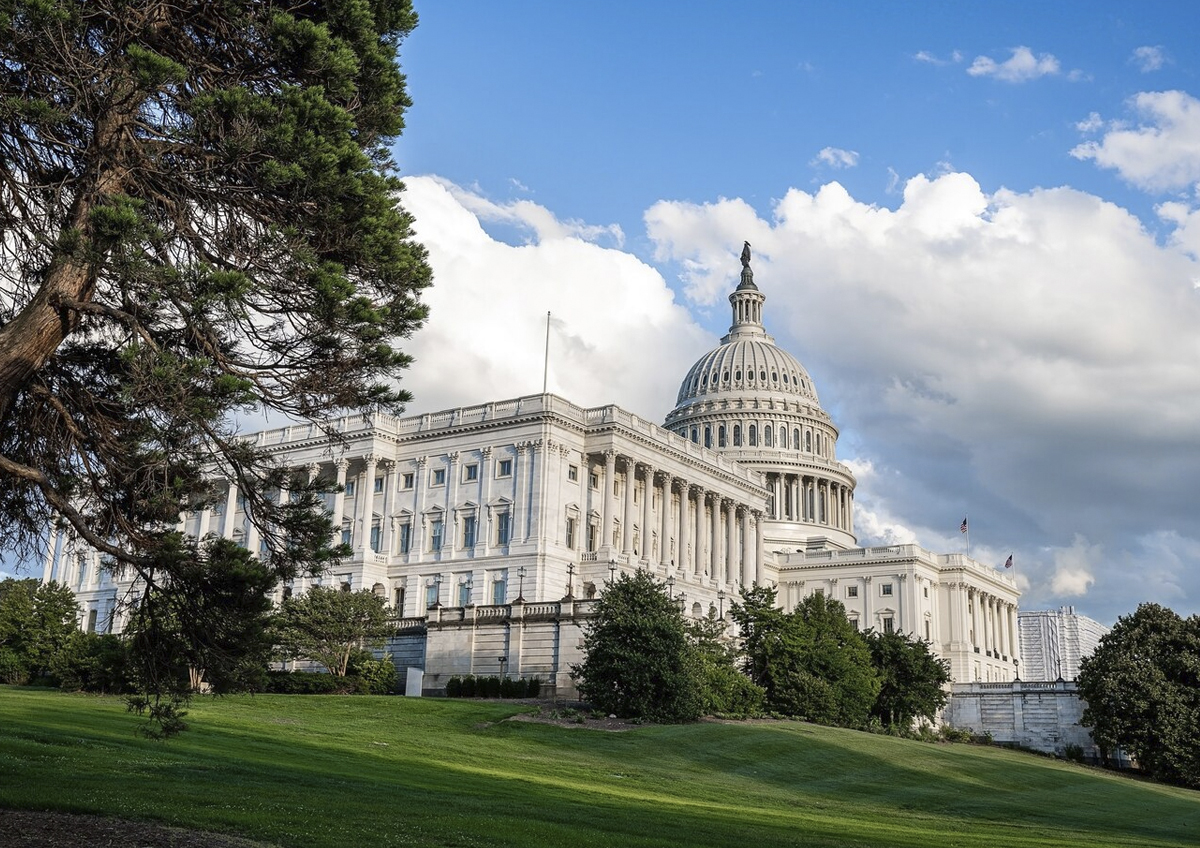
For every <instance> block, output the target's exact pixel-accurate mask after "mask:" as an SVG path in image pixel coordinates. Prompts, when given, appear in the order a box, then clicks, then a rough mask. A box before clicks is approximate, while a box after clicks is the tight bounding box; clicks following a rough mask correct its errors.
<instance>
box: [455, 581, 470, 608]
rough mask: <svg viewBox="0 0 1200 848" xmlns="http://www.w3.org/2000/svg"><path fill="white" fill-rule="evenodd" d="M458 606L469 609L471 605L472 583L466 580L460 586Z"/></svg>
mask: <svg viewBox="0 0 1200 848" xmlns="http://www.w3.org/2000/svg"><path fill="white" fill-rule="evenodd" d="M458 605H459V606H460V607H469V606H470V605H471V581H470V580H466V581H464V582H462V583H459V584H458Z"/></svg>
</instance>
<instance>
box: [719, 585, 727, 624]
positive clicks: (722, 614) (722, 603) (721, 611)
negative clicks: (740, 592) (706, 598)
mask: <svg viewBox="0 0 1200 848" xmlns="http://www.w3.org/2000/svg"><path fill="white" fill-rule="evenodd" d="M717 603H718V604H720V607H719V608H718V611H717V617H718V618H720V619H721V621H724V620H725V590H724V589H718V590H717Z"/></svg>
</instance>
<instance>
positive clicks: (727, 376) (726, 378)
mask: <svg viewBox="0 0 1200 848" xmlns="http://www.w3.org/2000/svg"><path fill="white" fill-rule="evenodd" d="M721 381H722V382H724V383H728V382H729V369H728V368H726V369H725V373H724V374H722V375H721Z"/></svg>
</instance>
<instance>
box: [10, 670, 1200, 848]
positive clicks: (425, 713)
mask: <svg viewBox="0 0 1200 848" xmlns="http://www.w3.org/2000/svg"><path fill="white" fill-rule="evenodd" d="M521 709H522V708H521V707H520V706H516V705H507V704H495V703H483V702H464V701H448V700H429V699H425V700H416V699H405V698H368V697H309V698H305V697H285V696H261V695H260V696H254V697H233V698H224V699H203V700H200V701H197V702H196V703H195V704H194V705H193V707H192V709H191V713H190V716H189V721H190V722H191V726H192V730H191V731H189V732H188V733H185V734H184V735H183V736H181V737H179V738H177V739H174V740H171V741H170V742H166V743H158V742H151V741H148V740H144V739H141V738H139V737H137V736H135V735H134V733H133V726H134V721H133V719H132V718H131V717H130V716H129V715H128V714H127V713H126V712H125V710H124V705H123V703H122V702H121V701H120V700H119V699H112V698H94V697H88V696H73V695H63V694H59V693H56V692H49V691H35V690H27V689H15V688H11V687H2V686H0V807H7V808H16V809H39V810H46V809H54V810H64V811H74V812H90V813H100V814H104V815H111V816H122V817H126V818H137V819H152V820H156V821H161V822H166V823H169V824H173V825H177V826H180V827H188V828H200V829H206V830H215V831H224V832H230V833H238V834H241V835H244V836H248V837H252V838H255V839H260V840H265V841H270V842H276V843H279V844H281V845H285V846H343V845H354V846H357V845H364V846H372V847H374V846H391V845H453V846H492V845H496V846H535V845H536V846H543V845H563V846H567V845H569V846H664V848H665V846H680V845H705V846H708V845H713V846H716V845H730V846H738V848H748V846H753V848H766V846H775V845H780V846H782V845H805V846H835V845H836V846H851V845H872V846H908V845H911V846H921V848H930V846H970V845H979V846H984V845H986V846H989V848H997V846H1071V845H1079V846H1084V845H1086V846H1097V845H1139V846H1167V845H1179V846H1185V845H1187V846H1194V845H1195V844H1196V839H1197V834H1200V793H1195V792H1188V791H1186V790H1181V789H1173V788H1168V787H1163V786H1156V785H1153V784H1149V783H1144V782H1140V781H1135V780H1131V779H1128V778H1124V777H1120V776H1117V775H1112V774H1107V773H1103V772H1099V771H1096V770H1092V769H1087V768H1084V767H1081V766H1076V765H1072V764H1067V763H1059V762H1055V761H1053V760H1049V759H1044V758H1040V757H1034V756H1030V755H1026V754H1021V753H1017V752H1011V751H1004V750H999V749H994V748H981V747H975V746H967V745H929V744H922V743H917V742H909V741H906V740H900V739H892V738H888V737H881V736H871V735H868V734H864V733H856V732H853V731H847V730H838V729H833V728H825V727H816V726H813V725H807V724H801V723H792V722H768V723H761V724H717V723H702V724H695V725H687V726H676V727H644V728H639V729H636V730H633V731H630V732H623V733H607V732H602V731H593V730H582V729H573V728H563V727H554V726H548V725H540V724H532V723H527V722H515V721H504V719H505V718H507V717H509V716H511V715H514V714H516V713H518V712H520V711H521Z"/></svg>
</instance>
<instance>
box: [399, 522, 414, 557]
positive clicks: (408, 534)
mask: <svg viewBox="0 0 1200 848" xmlns="http://www.w3.org/2000/svg"><path fill="white" fill-rule="evenodd" d="M411 549H412V525H411V524H401V525H400V553H402V554H406V553H408V552H409V550H411Z"/></svg>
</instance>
